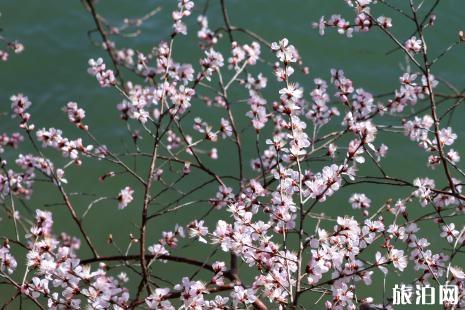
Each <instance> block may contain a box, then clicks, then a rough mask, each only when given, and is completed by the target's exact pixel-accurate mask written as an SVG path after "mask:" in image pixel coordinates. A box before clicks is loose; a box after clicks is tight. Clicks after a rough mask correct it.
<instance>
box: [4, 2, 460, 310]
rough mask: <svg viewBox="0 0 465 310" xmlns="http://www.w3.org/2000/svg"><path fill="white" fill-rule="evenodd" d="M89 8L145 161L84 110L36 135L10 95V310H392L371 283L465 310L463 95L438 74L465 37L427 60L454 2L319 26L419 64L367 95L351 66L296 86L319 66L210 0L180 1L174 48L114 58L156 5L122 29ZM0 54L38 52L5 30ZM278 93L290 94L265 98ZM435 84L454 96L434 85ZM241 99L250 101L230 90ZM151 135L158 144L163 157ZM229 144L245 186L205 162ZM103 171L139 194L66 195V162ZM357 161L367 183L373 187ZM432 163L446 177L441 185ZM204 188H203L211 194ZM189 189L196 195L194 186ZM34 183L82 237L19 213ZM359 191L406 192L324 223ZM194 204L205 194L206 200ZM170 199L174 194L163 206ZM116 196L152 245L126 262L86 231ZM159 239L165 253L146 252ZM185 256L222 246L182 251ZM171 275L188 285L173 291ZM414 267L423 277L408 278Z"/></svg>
mask: <svg viewBox="0 0 465 310" xmlns="http://www.w3.org/2000/svg"><path fill="white" fill-rule="evenodd" d="M82 2H83V5H84V7H85V8H86V9H87V11H88V12H89V14H90V16H92V18H93V21H94V22H95V26H96V29H97V33H98V34H99V36H100V37H99V39H100V43H101V45H102V47H103V49H102V58H100V57H99V58H97V59H90V60H89V63H88V72H89V74H90V75H91V76H93V77H94V78H95V79H96V80H97V84H96V87H98V86H100V87H102V88H105V89H106V91H108V92H115V93H117V94H119V95H120V98H121V99H120V101H119V102H117V103H115V109H117V110H118V111H119V113H120V118H121V120H120V124H121V126H122V128H127V132H128V139H129V141H130V142H131V143H132V149H131V150H130V151H128V152H125V153H121V152H119V148H118V146H117V145H106V144H105V143H104V142H103V141H100V139H99V137H98V136H97V135H96V134H94V132H93V128H95V126H96V125H93V124H91V123H88V122H87V120H86V112H85V110H84V109H83V108H82V107H81V106H80V105H79V104H78V103H76V102H69V103H67V104H66V105H65V106H64V109H63V111H64V113H65V114H66V116H67V118H68V120H69V122H70V123H71V124H72V125H74V126H76V128H77V129H78V131H79V132H80V135H79V136H78V137H69V136H66V135H65V134H64V132H63V129H59V128H55V127H53V126H54V125H53V121H50V123H49V124H44V125H42V126H38V125H37V124H36V123H35V122H34V116H33V115H31V114H30V113H29V112H28V111H29V108H30V107H31V105H32V104H33V103H31V101H30V100H29V99H28V97H27V96H26V95H23V94H12V95H11V110H10V112H9V113H11V115H12V116H13V120H14V121H17V124H18V131H17V132H12V133H9V132H4V133H2V134H1V136H0V157H1V171H0V202H1V204H2V205H3V207H4V208H3V209H2V212H3V214H4V217H5V218H4V219H3V220H2V221H3V222H11V223H12V227H14V229H11V231H10V233H9V235H5V236H1V237H0V238H1V245H0V278H1V280H2V283H1V284H2V287H9V288H11V289H5V290H4V289H3V288H2V287H0V292H1V293H0V301H2V302H3V308H2V309H6V308H7V307H9V306H11V305H16V304H18V303H19V301H18V300H21V303H22V302H24V303H27V309H29V308H31V309H32V308H33V307H37V308H40V309H81V308H89V309H136V308H141V309H143V308H147V309H165V310H168V309H178V308H183V309H232V308H233V309H236V308H238V309H244V308H247V309H248V308H255V309H278V308H279V309H299V308H300V309H313V307H316V308H318V309H323V308H325V309H357V308H360V309H389V308H391V307H392V305H391V304H392V299H391V292H390V291H389V290H386V291H385V292H384V293H383V294H376V295H374V294H368V293H367V292H366V291H364V290H363V286H369V285H370V284H371V283H372V281H383V278H385V277H387V276H388V275H389V276H390V277H394V278H395V277H398V278H399V282H401V281H402V282H407V281H410V282H411V283H412V284H420V285H425V284H431V285H438V284H440V285H443V284H444V285H446V284H452V285H457V287H458V288H459V299H458V302H457V304H455V303H453V302H450V301H444V302H443V305H442V306H443V307H444V308H445V309H455V308H458V307H461V306H465V298H464V294H465V289H464V280H465V273H464V272H463V271H462V269H461V266H460V260H461V259H462V258H463V257H462V258H461V256H462V255H463V251H462V248H463V246H464V245H465V234H464V232H465V228H464V227H463V224H462V223H461V222H462V220H461V219H460V217H459V216H460V215H462V214H463V212H464V210H465V209H464V205H465V204H464V201H465V195H464V194H462V184H463V180H465V172H464V171H463V170H462V169H461V168H460V154H459V152H458V151H456V150H454V148H453V147H454V144H457V139H458V136H457V134H456V132H455V131H454V129H453V128H452V127H451V126H450V124H449V123H448V117H449V116H450V115H452V114H453V113H454V111H455V110H456V109H457V108H458V107H459V106H460V105H461V103H462V101H463V99H464V98H465V93H464V91H461V90H459V89H458V88H457V87H456V86H454V84H452V83H451V82H448V81H439V80H438V79H436V78H435V74H434V73H433V72H434V71H435V65H436V64H437V63H438V62H440V61H441V59H442V58H443V57H446V56H447V54H448V52H449V51H450V50H452V49H453V48H458V46H459V44H461V43H462V42H463V41H465V37H464V35H463V33H459V34H458V37H457V41H456V42H451V45H450V46H449V47H446V48H445V49H444V51H443V52H442V53H440V54H438V55H434V54H433V55H432V54H431V53H430V52H429V50H428V42H429V41H428V38H429V31H430V29H431V28H433V27H434V26H435V22H436V17H435V16H436V15H435V11H436V10H438V9H440V6H439V5H438V4H439V0H437V1H431V3H428V2H420V1H415V0H408V1H405V3H404V4H405V5H401V6H399V7H397V6H396V5H395V4H393V3H391V1H387V0H378V1H372V0H346V1H345V2H344V1H340V2H341V4H340V5H341V6H342V5H345V6H348V7H349V8H351V9H352V10H353V16H352V17H346V18H347V19H345V18H344V17H342V16H341V15H332V16H331V17H329V18H325V17H322V18H321V19H320V20H319V21H317V22H315V23H314V28H316V30H315V31H319V33H320V34H321V35H324V34H325V32H326V31H333V30H335V31H337V32H338V33H340V34H343V35H345V36H347V37H352V36H358V35H363V33H365V32H369V31H376V32H377V35H379V36H383V37H384V38H385V39H386V40H388V41H390V42H392V45H393V47H394V48H395V50H394V51H396V52H397V53H403V54H404V55H405V56H406V58H407V61H408V64H409V66H407V67H406V68H407V69H406V70H405V71H399V72H398V73H399V74H398V75H399V76H400V78H399V80H398V87H397V88H396V89H387V90H386V91H387V92H386V94H382V95H375V94H372V93H370V92H369V91H368V90H366V89H363V88H362V87H361V86H359V85H356V83H355V82H353V81H352V80H351V79H350V78H349V77H347V76H346V75H345V74H344V71H343V70H341V69H331V68H328V71H329V74H328V76H327V77H322V78H320V77H312V78H313V84H312V85H306V83H305V85H304V84H302V83H301V84H299V77H301V76H309V75H311V73H310V72H309V69H308V68H307V67H306V66H305V65H304V62H303V58H304V56H305V55H300V54H299V52H298V50H297V48H296V47H295V46H294V45H293V44H292V42H289V40H288V39H286V38H274V39H275V42H273V43H269V42H268V41H267V40H266V39H265V38H263V37H262V36H260V35H259V34H257V33H255V32H253V31H252V30H249V29H245V28H242V27H240V26H236V23H240V21H231V19H230V18H229V15H228V8H227V6H226V5H227V4H226V1H225V0H220V4H221V5H220V8H221V14H222V16H223V21H224V25H223V26H221V27H220V28H218V29H210V28H209V24H208V18H207V17H208V15H209V14H216V12H215V13H212V12H211V10H210V9H209V2H210V1H208V0H207V1H204V2H205V3H202V2H201V1H199V2H198V3H197V2H196V3H195V4H194V2H193V1H189V0H179V1H178V2H177V6H176V5H172V7H173V11H172V14H171V17H172V29H162V30H160V31H166V40H165V41H162V42H158V43H157V44H156V45H155V46H154V47H153V50H149V51H135V50H133V49H131V48H126V47H120V46H117V45H116V44H115V42H114V39H115V38H116V37H124V35H125V34H127V33H128V32H131V31H134V29H136V30H137V29H138V28H139V27H140V26H141V25H142V24H143V23H144V22H145V21H146V20H147V19H150V18H156V14H157V13H158V12H159V10H158V9H157V10H154V11H152V12H149V13H147V15H145V16H143V17H140V18H137V19H127V20H125V21H124V23H123V25H122V26H113V25H111V24H110V23H109V22H108V21H107V20H106V19H105V18H104V17H103V16H102V15H100V13H98V11H97V9H98V5H97V4H96V3H94V1H92V0H82ZM392 2H394V1H392ZM417 2H418V3H417ZM379 6H384V7H386V8H388V9H389V10H390V11H391V12H392V14H393V15H396V16H399V17H400V18H404V19H406V20H407V21H408V22H409V23H411V24H412V25H413V27H414V29H415V31H414V33H413V34H412V35H411V36H410V37H408V38H402V37H399V36H398V35H396V32H395V28H396V26H395V23H393V21H392V19H391V17H387V16H380V15H377V9H378V7H379ZM404 6H405V7H404ZM196 8H198V9H196ZM195 15H196V16H195ZM195 18H196V19H197V21H198V24H199V27H198V28H197V29H195V30H193V29H190V28H189V29H188V27H187V24H186V20H188V19H195ZM188 32H189V33H190V32H194V33H195V32H196V33H197V39H198V45H197V47H196V48H198V49H199V51H200V53H201V54H202V55H203V56H202V57H201V58H200V59H199V60H198V62H194V63H183V62H182V60H181V59H176V57H175V54H174V53H173V51H175V50H176V42H177V41H178V40H184V37H185V36H186V35H188ZM239 35H240V36H239ZM238 37H240V38H241V40H239V39H238ZM322 40H324V38H322ZM0 42H2V44H3V45H2V46H1V47H0V59H1V60H2V61H8V57H9V53H11V52H13V53H20V52H21V51H22V50H23V49H24V47H23V45H22V44H21V43H19V42H18V41H10V40H8V39H7V38H4V37H0ZM224 46H229V48H224ZM26 48H27V46H26ZM373 48H376V47H373ZM103 54H106V56H104V55H103ZM15 57H21V55H18V56H15ZM103 57H107V59H108V61H106V62H105V61H104V60H103ZM310 62H311V60H310ZM258 68H260V70H259V69H258ZM262 68H265V69H264V70H262ZM83 70H84V69H83ZM272 83H277V85H279V91H278V92H273V93H271V95H270V92H269V91H268V89H269V88H271V87H270V86H269V85H270V84H272ZM440 83H442V84H444V85H445V88H446V90H447V91H446V92H439V91H438V90H437V89H438V87H439V86H438V85H439V84H440ZM237 92H241V93H243V94H246V99H245V100H238V99H237V98H236V96H234V95H232V94H234V93H237ZM77 100H78V99H77ZM193 105H197V106H199V105H200V106H202V109H193ZM4 106H5V105H2V107H4ZM197 111H207V112H205V113H204V114H202V113H198V112H197ZM209 111H213V112H209ZM190 113H195V115H194V116H192V115H190ZM212 115H213V116H212ZM115 121H116V120H115ZM2 122H3V120H2ZM381 134H382V135H383V136H387V135H390V136H393V137H394V138H395V139H409V140H410V141H411V143H412V144H413V145H416V146H417V147H418V148H419V149H421V150H422V151H423V152H424V154H425V163H424V164H425V168H424V172H423V173H422V175H421V176H418V177H416V178H414V179H408V178H406V177H405V176H404V175H402V173H399V174H398V175H393V173H392V172H391V171H389V170H388V169H387V168H386V167H385V165H384V160H385V157H386V156H389V154H388V153H391V152H400V150H398V149H395V148H390V145H389V144H388V143H387V142H386V141H387V140H384V139H382V138H380V137H379V136H380V135H381ZM251 137H252V138H251ZM142 139H144V141H150V143H149V145H150V147H149V148H148V149H146V148H145V147H146V146H147V144H141V143H140V141H141V140H142ZM246 140H247V141H248V142H250V141H252V143H246V142H245V141H246ZM224 144H230V145H231V146H232V148H231V150H233V152H232V153H231V154H228V155H224V156H227V157H228V158H227V161H228V162H231V163H233V162H234V165H236V167H237V170H236V171H235V173H234V174H231V175H223V174H221V173H219V172H218V171H217V170H216V168H215V167H214V166H211V165H210V164H209V163H210V162H211V159H216V158H218V157H220V156H221V150H222V147H223V145H224ZM30 147H32V148H30ZM455 148H458V146H456V147H455ZM29 149H30V150H32V151H30V152H28V151H27V150H29ZM388 151H389V152H388ZM10 154H15V155H14V156H10ZM57 154H58V155H59V156H57ZM251 154H252V155H251ZM405 156H409V154H405ZM147 159H148V162H147ZM90 161H99V162H102V163H105V164H107V165H110V166H111V167H113V169H110V170H108V172H107V173H106V174H104V175H103V176H101V177H100V179H99V180H97V182H107V181H108V179H112V178H123V177H124V178H125V180H128V181H127V184H128V185H127V186H124V187H123V188H120V189H118V190H117V191H115V194H114V196H113V197H106V196H103V195H100V194H99V192H98V190H97V189H98V187H96V192H94V193H92V197H93V198H92V201H91V202H90V203H88V204H87V205H86V206H84V207H83V206H81V205H78V203H76V200H77V199H76V198H75V197H74V196H75V195H73V194H72V193H71V192H70V191H71V190H72V186H73V181H72V180H71V179H69V178H67V169H69V167H71V166H76V167H79V169H80V171H81V175H82V176H83V178H84V179H86V171H88V170H86V169H88V168H86V164H87V163H88V162H90ZM136 163H138V164H136ZM361 167H367V168H366V170H364V171H369V174H368V175H365V174H361V173H360V172H359V171H360V168H361ZM432 169H436V172H439V173H440V174H441V177H440V178H434V179H433V175H432V172H431V170H432ZM198 175H203V176H205V177H207V178H208V180H207V181H206V182H204V183H199V182H196V181H195V178H196V177H197V176H198ZM435 175H436V174H435ZM129 180H131V181H129ZM185 180H190V181H189V182H188V184H189V186H190V187H189V188H188V189H187V190H186V189H185V188H182V189H180V186H179V184H180V183H181V182H183V181H185ZM39 181H43V182H45V183H46V184H47V185H48V186H50V187H51V188H53V189H54V191H55V192H56V193H57V195H58V196H59V197H60V199H61V204H62V205H64V206H65V207H66V209H67V211H68V212H67V213H68V216H69V217H70V218H71V219H72V221H73V223H74V225H75V226H76V228H77V229H78V232H79V235H77V236H73V235H71V234H70V233H69V232H67V231H64V232H61V231H54V230H53V223H54V220H55V221H56V220H57V219H56V218H54V214H53V212H51V211H49V210H46V209H43V208H42V209H41V208H37V207H35V206H34V201H33V199H32V201H30V202H29V204H30V206H31V207H32V208H33V212H32V214H30V213H28V212H26V211H24V208H22V207H21V205H19V204H20V202H23V201H27V200H28V199H30V198H31V197H34V188H35V187H36V184H37V183H38V182H39ZM86 181H87V180H86ZM88 181H89V182H93V181H95V180H90V179H89V180H88ZM355 184H371V185H373V186H379V187H381V188H392V187H394V188H396V187H399V188H400V187H402V188H403V189H406V190H407V192H408V194H407V195H404V196H402V195H399V196H397V197H392V199H390V200H389V201H387V202H386V203H384V204H382V205H380V206H378V208H377V209H376V210H374V209H372V205H373V203H372V200H371V199H373V198H374V197H373V196H372V195H371V193H370V191H369V190H367V191H366V192H352V193H351V196H350V198H349V201H348V202H347V204H348V205H351V206H352V208H353V212H351V213H349V214H340V215H339V216H337V217H332V216H328V215H325V214H324V213H323V212H324V209H325V208H331V207H335V206H331V197H332V196H334V195H337V194H338V192H339V191H340V190H341V189H343V188H346V187H347V188H352V187H351V186H352V185H355ZM359 188H360V187H359ZM198 192H203V193H209V195H210V196H208V197H204V198H203V199H200V200H197V199H192V198H191V197H192V196H193V195H194V194H196V193H198ZM162 195H168V196H169V197H172V199H171V201H170V202H169V203H167V204H163V205H160V204H157V200H158V198H159V197H160V196H162ZM206 195H207V194H206ZM103 200H113V201H114V210H112V211H111V212H115V213H117V212H123V211H120V210H122V209H126V208H130V209H131V212H134V213H137V214H138V217H139V222H138V223H137V224H136V225H137V229H136V232H137V233H135V234H131V236H130V239H129V241H128V244H125V245H124V247H123V248H126V250H119V248H118V251H116V250H115V251H113V253H109V252H108V251H106V253H105V252H102V250H101V249H100V248H98V247H97V246H96V245H95V239H96V238H97V236H93V235H91V234H90V233H89V231H88V229H87V227H86V219H87V218H88V216H92V214H91V213H90V211H91V210H92V209H93V208H94V206H95V205H96V204H98V203H99V202H101V201H103ZM205 207H207V210H208V212H206V214H205V215H204V216H203V217H201V218H196V217H190V213H189V210H190V209H192V208H205ZM411 209H420V213H418V212H409V210H411ZM411 213H415V216H412V214H411ZM179 214H182V215H183V217H184V218H186V217H187V218H188V219H189V221H188V222H187V223H179V225H176V226H174V227H173V228H172V230H170V231H160V229H158V227H157V224H155V222H156V221H161V220H165V218H170V219H171V220H170V221H175V222H176V218H177V216H178V215H179ZM417 214H419V215H417ZM211 216H214V218H216V219H218V218H219V220H217V221H216V220H212V219H211ZM431 224H433V227H434V226H437V227H438V228H437V229H438V233H439V236H440V237H438V238H440V239H438V238H436V239H434V240H430V239H428V238H429V237H428V236H429V234H427V233H425V232H424V229H423V227H424V226H425V225H430V226H427V227H431ZM117 233H118V232H114V234H117ZM154 236H155V238H156V239H159V241H156V242H152V241H150V240H152V239H153V237H154ZM108 242H109V243H112V237H109V238H108ZM432 242H435V243H436V244H440V248H442V249H443V251H437V250H436V249H435V248H434V247H432V246H431V243H432ZM184 245H189V246H190V247H197V248H199V249H206V248H208V249H211V250H212V251H213V253H212V254H210V255H206V254H205V253H202V252H203V251H202V250H201V251H192V252H190V253H189V252H185V251H184V252H183V253H187V254H185V255H184V254H183V255H181V254H179V253H180V252H182V251H180V250H179V249H180V248H181V247H182V246H184ZM116 248H117V247H116V246H115V249H116ZM115 253H116V254H115ZM165 264H173V265H182V266H185V267H188V268H189V270H190V272H189V273H186V274H185V275H184V276H183V277H181V278H172V277H170V275H169V274H167V273H166V272H164V269H163V268H164V267H163V266H164V265H165ZM407 270H410V271H413V272H414V274H415V277H414V278H413V279H405V278H402V276H401V275H402V272H404V271H407ZM165 279H166V280H165ZM4 291H5V292H9V294H5V295H4V294H3V292H4Z"/></svg>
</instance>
